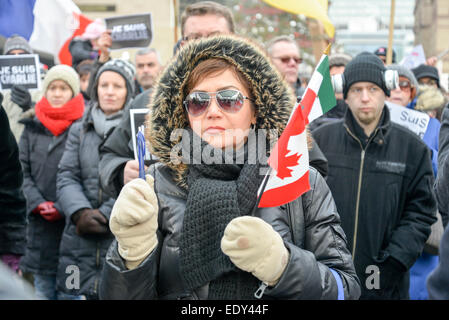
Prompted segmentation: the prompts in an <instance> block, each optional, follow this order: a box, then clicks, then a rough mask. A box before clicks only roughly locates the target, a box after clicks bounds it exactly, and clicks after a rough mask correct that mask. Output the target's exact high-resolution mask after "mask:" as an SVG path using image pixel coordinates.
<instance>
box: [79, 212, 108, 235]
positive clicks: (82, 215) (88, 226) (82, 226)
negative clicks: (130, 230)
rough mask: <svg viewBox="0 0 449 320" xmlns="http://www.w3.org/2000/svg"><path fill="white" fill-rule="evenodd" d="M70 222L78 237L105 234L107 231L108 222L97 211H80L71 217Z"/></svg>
mask: <svg viewBox="0 0 449 320" xmlns="http://www.w3.org/2000/svg"><path fill="white" fill-rule="evenodd" d="M72 220H73V222H74V223H75V224H76V233H77V234H78V235H80V236H82V235H85V234H101V233H106V232H108V230H109V226H108V220H107V219H106V217H105V216H103V214H102V213H101V212H100V211H99V210H98V209H87V208H86V209H81V210H79V211H77V212H75V213H74V214H73V215H72Z"/></svg>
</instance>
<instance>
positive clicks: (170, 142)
mask: <svg viewBox="0 0 449 320" xmlns="http://www.w3.org/2000/svg"><path fill="white" fill-rule="evenodd" d="M210 58H221V59H225V60H226V61H228V62H229V63H231V64H232V65H234V66H236V67H237V69H238V70H239V71H241V72H242V74H243V75H244V76H245V77H246V79H247V80H248V82H249V83H250V85H251V87H252V95H253V97H254V102H253V104H254V106H255V109H256V110H257V112H256V115H257V122H256V129H267V130H270V129H277V130H278V134H280V133H281V132H282V130H283V129H284V127H285V125H286V123H287V121H288V118H289V116H290V113H291V110H292V107H293V106H294V104H295V101H296V98H295V96H294V93H293V90H292V88H291V87H290V86H289V85H288V84H287V82H285V81H284V80H283V78H282V76H281V75H280V73H279V72H278V71H277V69H276V67H275V66H274V65H273V64H272V63H271V62H270V60H269V58H268V57H267V55H266V54H265V52H264V51H263V49H261V48H260V47H259V46H258V45H257V44H254V43H252V42H251V40H248V39H244V38H241V37H238V36H235V35H221V36H216V37H211V38H205V39H201V40H198V41H193V42H190V43H188V44H187V45H186V46H184V47H182V48H181V50H179V52H178V53H177V55H176V56H174V58H173V59H172V60H171V62H170V63H169V64H168V66H167V67H166V68H165V70H164V72H163V73H162V74H161V76H160V78H159V79H158V82H157V84H156V86H155V89H154V91H153V94H152V99H151V101H152V102H151V103H150V105H149V108H150V112H149V113H148V116H147V119H146V121H147V123H146V132H145V136H146V139H147V140H148V141H149V143H150V145H151V152H152V153H153V154H155V155H157V156H158V157H159V158H160V162H162V163H164V164H165V165H167V166H168V167H170V168H171V169H172V170H173V171H174V173H175V176H174V179H175V181H176V183H178V184H179V185H181V186H185V177H186V173H187V165H185V164H179V162H178V164H175V163H174V162H176V161H172V160H173V159H172V158H171V157H173V154H174V153H176V152H173V150H175V149H174V148H175V146H176V145H177V144H178V143H179V141H180V138H181V137H177V139H171V135H172V132H173V131H174V130H175V129H184V128H188V127H189V122H188V116H187V113H186V111H185V109H184V106H183V100H184V98H185V97H184V93H183V92H184V88H185V86H186V83H187V80H188V78H189V76H190V73H191V72H192V71H193V69H194V68H195V67H196V66H197V65H198V64H199V63H200V62H202V61H204V60H207V59H210Z"/></svg>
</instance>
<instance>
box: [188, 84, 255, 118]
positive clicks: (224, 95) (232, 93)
mask: <svg viewBox="0 0 449 320" xmlns="http://www.w3.org/2000/svg"><path fill="white" fill-rule="evenodd" d="M212 94H215V100H216V101H217V104H218V106H219V107H220V109H221V110H223V111H225V112H229V113H236V112H239V111H240V109H242V107H243V103H244V102H245V101H244V100H245V99H248V100H250V101H252V100H251V99H250V98H248V97H245V96H244V95H243V94H242V93H241V92H240V91H238V90H232V89H227V90H220V91H217V92H192V93H191V94H189V95H188V96H187V98H186V99H185V100H184V107H185V108H186V110H187V112H188V113H189V114H190V115H191V116H193V117H198V116H200V115H202V114H203V113H204V112H205V111H206V110H207V108H208V107H209V106H210V102H211V100H212V97H211V95H212Z"/></svg>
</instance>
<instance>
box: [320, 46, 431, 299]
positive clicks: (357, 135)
mask: <svg viewBox="0 0 449 320" xmlns="http://www.w3.org/2000/svg"><path fill="white" fill-rule="evenodd" d="M385 72H386V69H385V66H384V65H383V63H382V61H381V60H380V59H379V58H378V57H377V56H376V55H374V54H372V53H368V52H364V53H361V54H359V55H358V56H356V57H355V58H354V59H352V60H351V61H350V62H349V63H348V64H347V65H346V68H345V71H344V73H343V78H344V81H343V95H344V99H345V101H346V103H347V104H348V110H347V112H346V114H345V117H344V118H343V119H341V120H340V121H337V122H332V123H329V124H325V125H323V126H321V127H319V128H317V129H316V130H315V131H314V132H313V136H314V138H315V140H316V142H317V143H318V145H319V146H320V148H321V149H322V151H323V153H324V154H325V156H326V157H327V159H328V162H329V176H328V180H327V183H328V185H329V187H330V189H331V191H332V194H333V196H334V199H335V202H336V204H337V208H338V213H339V214H340V217H341V222H342V227H343V229H344V231H345V233H346V236H347V239H348V244H349V247H350V248H351V250H352V255H353V261H354V265H355V267H356V271H357V275H358V277H359V279H360V281H361V284H362V295H361V297H360V298H361V299H409V293H408V291H409V272H408V270H409V268H410V267H411V266H412V265H413V264H414V262H415V261H416V260H417V259H418V257H419V256H420V254H421V251H422V250H423V247H424V243H425V242H426V240H427V238H428V236H429V234H430V226H431V225H432V224H433V222H434V221H436V215H435V213H436V201H435V198H434V195H433V193H432V190H431V186H432V185H433V179H434V178H433V172H432V165H431V158H430V152H429V150H428V148H427V146H426V145H425V144H424V143H423V142H422V141H421V139H420V138H419V137H418V136H417V135H416V134H414V133H413V132H411V131H409V130H408V129H405V128H403V127H400V126H399V125H397V124H395V123H392V122H391V121H390V113H389V111H388V108H387V107H385V98H386V97H387V96H389V95H390V90H389V89H390V88H392V85H391V84H388V83H387V82H388V80H387V81H386V80H385Z"/></svg>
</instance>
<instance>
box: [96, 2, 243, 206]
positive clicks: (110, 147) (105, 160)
mask: <svg viewBox="0 0 449 320" xmlns="http://www.w3.org/2000/svg"><path fill="white" fill-rule="evenodd" d="M234 30H235V27H234V18H233V16H232V12H231V10H229V8H227V7H225V6H223V5H221V4H219V3H216V2H213V1H202V2H197V3H194V4H191V5H189V6H187V7H186V9H185V11H184V12H183V13H182V15H181V33H182V40H181V45H185V44H186V43H187V42H188V41H192V40H195V39H199V38H202V37H209V36H212V35H216V34H228V33H234ZM148 103H149V94H148V93H146V92H143V93H141V94H140V95H138V96H137V97H136V98H135V101H134V102H133V103H132V105H131V107H130V108H147V106H148ZM125 112H126V116H124V117H123V119H122V121H121V123H120V124H119V125H118V126H117V127H116V128H115V129H114V131H113V132H112V133H110V135H109V137H108V138H107V139H106V141H105V143H104V144H103V145H102V146H101V148H100V157H101V158H100V182H101V186H102V188H103V190H104V191H105V192H106V193H108V194H109V195H111V196H113V197H116V196H118V194H119V192H120V190H121V189H122V187H123V186H124V185H125V184H126V183H128V182H129V181H131V180H133V179H135V178H138V176H139V162H138V161H137V160H135V159H134V150H133V148H132V143H131V141H132V136H131V126H130V117H129V110H126V111H125Z"/></svg>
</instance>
